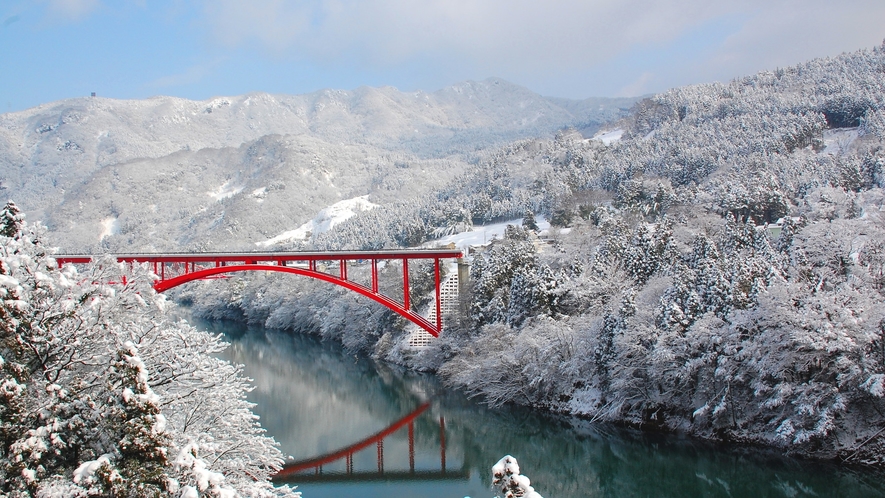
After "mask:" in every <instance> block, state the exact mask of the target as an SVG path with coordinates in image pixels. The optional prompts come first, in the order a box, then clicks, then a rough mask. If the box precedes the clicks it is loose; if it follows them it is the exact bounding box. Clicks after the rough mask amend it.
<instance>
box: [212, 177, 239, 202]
mask: <svg viewBox="0 0 885 498" xmlns="http://www.w3.org/2000/svg"><path fill="white" fill-rule="evenodd" d="M242 191H243V187H237V186H234V185H232V184H231V182H230V181H226V182H224V183H223V184H222V185H221V186H220V187H218V190H216V191H214V192H206V194H207V195H209V197H211V198H213V199H215V200H216V201H220V200H222V199H227V198H228V197H233V196H235V195H237V194H239V193H240V192H242Z"/></svg>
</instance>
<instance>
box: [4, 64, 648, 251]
mask: <svg viewBox="0 0 885 498" xmlns="http://www.w3.org/2000/svg"><path fill="white" fill-rule="evenodd" d="M634 101H635V99H587V100H583V101H564V100H560V99H549V98H545V97H542V96H540V95H537V94H535V93H532V92H531V91H529V90H527V89H525V88H522V87H519V86H516V85H513V84H510V83H507V82H506V81H503V80H500V79H489V80H485V81H481V82H464V83H461V84H458V85H455V86H452V87H448V88H444V89H442V90H439V91H437V92H433V93H425V92H413V93H405V92H400V91H398V90H396V89H395V88H390V87H386V88H368V87H362V88H358V89H357V90H354V91H338V90H323V91H319V92H315V93H312V94H308V95H297V96H287V95H268V94H260V93H256V94H250V95H244V96H239V97H219V98H215V99H210V100H206V101H190V100H184V99H178V98H172V97H155V98H152V99H146V100H114V99H107V98H102V97H94V98H89V97H87V98H79V99H68V100H64V101H59V102H54V103H49V104H44V105H42V106H39V107H36V108H33V109H29V110H26V111H22V112H16V113H7V114H2V115H0V192H2V194H3V195H4V196H6V197H7V198H9V199H13V200H16V201H17V202H18V204H19V205H20V206H21V208H22V209H23V210H24V211H25V212H27V213H29V216H30V219H32V220H39V221H42V222H43V223H44V224H45V225H47V227H48V228H49V231H50V233H51V234H52V236H53V238H54V240H55V241H56V243H57V244H58V245H59V246H61V247H62V248H63V249H64V250H66V251H77V252H102V251H115V252H121V251H124V252H132V251H154V250H166V251H169V250H179V251H181V250H206V249H209V250H225V249H231V248H239V249H243V248H253V249H254V247H255V245H254V244H255V243H258V242H263V241H266V240H268V239H271V238H273V237H275V236H277V235H279V234H280V233H281V232H285V231H289V230H294V229H296V228H298V227H299V226H301V225H302V224H304V223H305V222H307V221H309V220H310V219H312V218H313V217H314V216H315V215H316V214H317V212H318V211H320V210H321V209H324V208H326V207H329V206H331V205H332V204H335V203H336V202H339V201H342V200H346V199H352V198H355V197H362V196H369V199H368V200H369V201H370V202H372V203H375V204H383V203H387V202H390V201H392V200H394V199H402V198H411V197H416V196H419V195H421V194H422V193H424V192H426V191H427V190H429V189H433V188H437V187H441V186H443V185H445V184H446V183H447V182H448V180H450V179H451V178H453V177H454V176H456V175H458V174H460V173H462V172H464V171H465V170H467V169H468V168H469V167H470V165H471V163H472V161H473V160H474V159H475V157H476V155H477V151H479V150H482V149H484V148H487V147H490V146H493V145H494V146H498V145H500V144H503V143H507V142H509V141H512V140H515V139H517V138H523V137H532V136H552V135H553V133H554V132H555V131H556V130H557V129H559V128H562V127H563V126H570V125H574V126H581V127H584V128H585V129H586V131H587V132H588V133H592V132H593V131H594V130H595V129H596V128H598V126H599V125H600V124H601V123H603V122H605V121H607V120H610V119H613V118H617V117H619V116H623V115H624V114H625V113H626V110H627V109H628V108H629V107H630V106H632V104H633V102H634Z"/></svg>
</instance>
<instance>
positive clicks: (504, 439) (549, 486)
mask: <svg viewBox="0 0 885 498" xmlns="http://www.w3.org/2000/svg"><path fill="white" fill-rule="evenodd" d="M196 325H197V326H199V327H209V328H208V329H207V330H209V331H211V332H224V333H225V334H227V340H229V341H231V343H232V346H231V348H230V349H229V350H228V352H227V353H225V354H226V355H227V356H226V357H227V359H229V360H231V361H234V362H235V363H241V364H243V365H244V373H245V374H246V375H248V376H249V377H251V378H253V379H255V381H254V383H255V385H256V389H255V390H254V391H253V392H252V393H250V395H249V400H250V401H252V402H254V403H257V405H256V407H255V408H254V410H255V412H256V413H257V414H258V415H259V416H260V420H261V423H262V425H263V426H264V427H265V428H266V429H267V430H268V433H269V435H272V436H274V437H275V438H277V439H278V440H279V441H280V443H281V444H282V447H281V450H282V451H283V452H284V453H285V454H287V455H292V456H293V457H295V459H299V460H301V459H306V458H311V457H315V456H317V455H318V454H324V453H328V452H330V451H333V450H335V449H337V448H340V447H346V446H348V445H349V444H351V443H353V442H354V441H358V440H361V439H363V438H365V437H366V436H368V435H371V434H375V433H378V432H380V431H382V430H383V429H384V428H385V427H386V426H387V424H390V423H391V422H393V421H396V420H398V419H400V418H401V417H402V416H404V415H406V414H408V413H409V412H411V411H412V410H414V409H415V408H416V407H418V406H420V405H421V404H422V403H424V402H425V401H430V402H431V407H430V408H429V409H428V410H427V411H425V412H424V413H423V414H422V415H421V416H420V417H419V418H418V419H416V426H415V430H414V437H415V461H416V465H417V470H418V471H422V472H423V471H426V472H430V471H431V470H433V469H436V470H437V471H438V470H439V468H440V446H439V441H440V418H443V419H444V434H445V445H446V466H447V469H448V470H449V471H451V473H452V475H453V476H454V474H458V473H462V475H463V474H466V475H467V477H465V478H463V479H460V480H459V479H453V480H436V481H430V483H429V484H428V483H424V484H423V486H427V487H420V488H419V487H415V486H417V485H416V484H415V483H411V484H409V483H405V486H404V487H400V485H399V484H397V482H396V481H395V479H393V477H391V478H390V479H388V480H384V479H376V480H374V481H373V480H366V481H363V482H362V483H359V482H342V481H341V480H340V479H339V480H338V481H334V479H333V478H332V477H330V479H329V480H328V481H325V482H317V481H314V482H307V481H306V480H305V482H303V483H299V482H298V481H297V478H293V479H292V481H291V482H293V483H294V484H298V485H299V487H298V489H299V491H302V492H303V493H304V496H305V497H311V498H314V497H317V496H320V497H325V496H343V495H349V496H353V495H360V496H378V497H381V496H385V497H397V496H416V495H420V496H430V497H435V496H440V497H443V496H445V497H448V498H450V497H451V496H487V495H489V496H490V495H491V494H492V493H491V492H490V490H489V485H490V474H489V469H490V466H491V465H492V464H493V463H494V462H495V461H497V459H498V458H500V457H501V456H502V455H505V454H512V455H514V456H515V457H516V458H517V459H518V460H519V462H520V467H521V468H522V469H523V471H524V473H525V474H527V475H529V476H530V477H531V479H532V485H533V486H534V487H535V489H536V490H538V492H540V493H541V494H542V495H543V496H552V497H559V498H572V497H574V498H578V497H581V498H584V497H586V496H600V497H632V496H636V497H639V496H649V495H654V496H673V497H677V496H714V497H715V496H722V497H725V496H731V497H748V498H749V497H754V498H755V497H759V496H781V495H785V496H790V495H791V493H794V494H792V496H802V495H803V493H816V494H817V495H818V496H849V497H852V496H856V497H861V496H883V495H885V486H883V485H881V484H880V483H881V482H883V480H882V479H880V478H879V476H878V474H874V473H871V472H869V471H867V470H864V469H851V468H845V467H839V466H834V465H829V464H825V463H815V462H807V461H799V460H794V459H790V458H785V457H782V456H780V455H777V454H776V453H774V452H771V451H747V450H746V449H737V450H735V449H734V448H724V447H720V446H718V445H715V444H710V443H706V442H703V441H700V440H697V439H694V438H688V437H684V436H674V435H670V434H662V433H654V432H647V431H638V430H632V429H622V428H617V427H614V426H612V425H611V424H606V423H590V422H588V421H586V420H580V419H576V418H573V417H564V416H558V415H552V414H548V413H544V412H541V411H538V410H535V409H529V408H526V407H519V406H513V405H508V406H502V407H497V408H490V407H488V406H486V405H485V404H482V403H480V402H479V401H478V400H475V399H473V400H471V399H469V398H467V397H466V396H465V395H464V393H463V392H461V391H459V390H453V389H450V388H447V387H445V386H444V385H443V384H442V383H441V382H440V381H439V379H438V378H437V377H436V376H435V375H428V374H426V373H418V372H415V371H413V370H409V369H405V368H403V367H400V366H396V365H391V364H390V363H387V362H382V361H376V360H373V359H371V358H368V357H366V356H365V355H358V356H354V354H353V353H352V352H348V351H347V350H346V349H344V348H343V347H342V346H341V345H340V343H337V342H334V341H328V340H326V341H323V340H321V339H320V338H319V337H318V335H316V334H314V335H304V334H291V333H289V332H281V331H274V330H267V329H264V328H261V327H244V326H242V325H239V324H231V323H227V324H226V325H224V326H223V327H218V326H219V325H221V324H219V323H217V322H216V323H209V324H205V323H196ZM225 327H227V328H225ZM391 438H392V439H385V440H384V443H383V449H384V469H385V471H387V470H390V471H391V473H392V474H394V477H395V475H396V471H397V470H406V471H408V468H409V466H408V465H409V463H408V458H407V456H408V451H407V450H408V431H407V430H406V428H405V427H404V428H402V429H401V430H400V431H398V432H396V433H394V434H393V435H392V436H391ZM376 459H377V447H376V445H372V446H371V447H369V448H367V449H366V450H364V453H362V454H357V455H356V456H355V457H354V465H355V467H354V473H358V471H362V472H369V471H371V472H377V462H376ZM335 465H338V467H335ZM336 469H337V471H336ZM343 470H344V463H343V462H340V463H338V464H328V465H327V466H326V467H325V468H324V470H323V472H324V474H329V475H330V476H331V475H333V474H335V473H336V472H339V473H340V472H341V471H343ZM312 479H313V478H312ZM360 486H365V488H361V487H360Z"/></svg>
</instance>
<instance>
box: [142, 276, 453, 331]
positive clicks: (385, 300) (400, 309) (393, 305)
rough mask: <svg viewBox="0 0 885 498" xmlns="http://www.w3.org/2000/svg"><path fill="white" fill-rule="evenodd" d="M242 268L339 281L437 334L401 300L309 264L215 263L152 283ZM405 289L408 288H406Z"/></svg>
mask: <svg viewBox="0 0 885 498" xmlns="http://www.w3.org/2000/svg"><path fill="white" fill-rule="evenodd" d="M242 271H275V272H280V273H289V274H293V275H301V276H304V277H309V278H315V279H317V280H322V281H324V282H329V283H332V284H335V285H339V286H341V287H344V288H345V289H349V290H352V291H354V292H356V293H358V294H361V295H363V296H366V297H368V298H369V299H372V300H373V301H375V302H377V303H379V304H382V305H383V306H386V307H387V308H390V309H391V310H393V311H395V312H396V313H398V314H399V315H400V316H402V317H403V318H405V319H406V320H409V321H411V322H412V323H414V324H416V325H418V326H419V327H421V328H423V329H424V330H426V331H427V332H428V333H430V335H432V336H434V337H438V336H439V332H440V331H439V329H437V327H436V326H435V325H434V324H432V323H430V321H428V320H427V319H426V318H424V317H423V316H421V315H419V314H418V313H415V312H414V311H412V310H410V309H406V308H405V307H404V306H403V304H400V303H399V302H397V301H395V300H393V299H391V298H390V297H387V296H385V295H384V294H381V293H380V292H377V291H373V290H372V289H371V288H369V287H366V286H364V285H361V284H358V283H356V282H353V281H351V280H343V279H341V278H340V277H336V276H335V275H332V274H329V273H325V272H321V271H315V270H311V269H309V268H299V267H292V266H276V265H235V266H219V267H215V268H206V269H202V270H196V271H193V272H189V273H185V274H182V275H178V276H176V277H173V278H170V279H168V280H160V281H157V283H155V284H154V289H156V291H157V292H165V291H167V290H169V289H172V288H173V287H178V286H179V285H183V284H186V283H188V282H193V281H195V280H205V279H207V278H211V277H214V276H217V275H223V274H226V273H236V272H242ZM407 292H408V291H407Z"/></svg>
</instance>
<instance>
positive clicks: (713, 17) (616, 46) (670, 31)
mask: <svg viewBox="0 0 885 498" xmlns="http://www.w3.org/2000/svg"><path fill="white" fill-rule="evenodd" d="M883 39H885V1H883V0H839V1H835V0H744V1H737V0H721V1H720V0H27V1H25V0H0V113H5V112H13V111H18V110H23V109H27V108H29V107H33V106H36V105H39V104H41V103H46V102H51V101H55V100H60V99H64V98H70V97H81V96H88V95H90V93H91V92H95V93H96V94H97V95H99V96H102V97H111V98H118V99H140V98H147V97H151V96H155V95H172V96H177V97H183V98H189V99H196V100H203V99H208V98H212V97H216V96H233V95H242V94H246V93H249V92H269V93H279V94H303V93H310V92H314V91H317V90H321V89H325V88H334V89H342V90H350V89H354V88H357V87H359V86H363V85H366V86H376V87H377V86H393V87H396V88H398V89H400V90H402V91H409V92H411V91H417V90H423V91H428V92H429V91H435V90H439V89H441V88H444V87H446V86H449V85H453V84H456V83H459V82H462V81H465V80H483V79H486V78H490V77H499V78H503V79H505V80H507V81H510V82H511V83H515V84H518V85H521V86H524V87H526V88H528V89H530V90H532V91H534V92H537V93H540V94H542V95H545V96H551V97H565V98H573V99H583V98H588V97H623V96H637V95H645V94H649V93H656V92H661V91H665V90H667V89H669V88H672V87H676V86H682V85H687V84H694V83H705V82H711V81H723V82H725V81H729V80H731V79H733V78H736V77H740V76H744V75H748V74H753V73H755V72H758V71H761V70H770V69H776V68H778V67H785V66H789V65H794V64H797V63H801V62H804V61H807V60H810V59H812V58H815V57H827V56H835V55H838V54H840V53H842V52H850V51H855V50H858V49H862V48H872V47H874V46H877V45H880V44H882V43H883Z"/></svg>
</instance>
